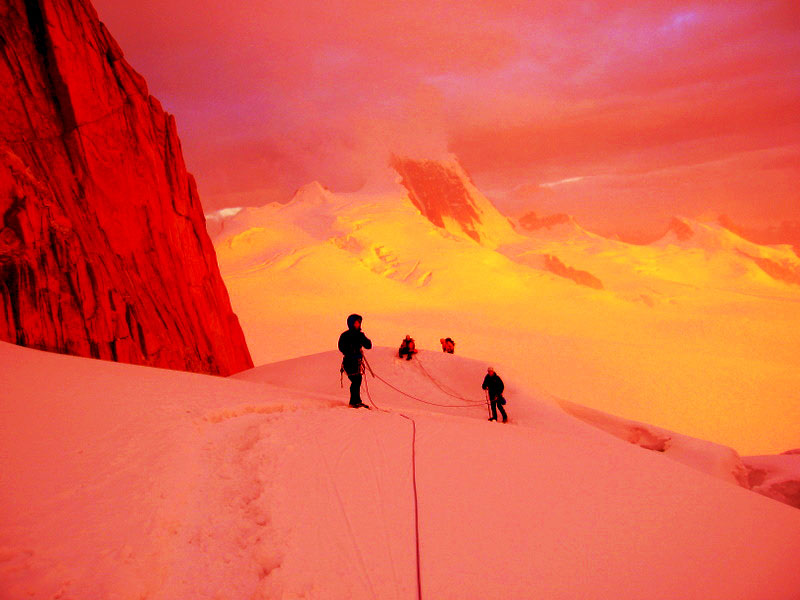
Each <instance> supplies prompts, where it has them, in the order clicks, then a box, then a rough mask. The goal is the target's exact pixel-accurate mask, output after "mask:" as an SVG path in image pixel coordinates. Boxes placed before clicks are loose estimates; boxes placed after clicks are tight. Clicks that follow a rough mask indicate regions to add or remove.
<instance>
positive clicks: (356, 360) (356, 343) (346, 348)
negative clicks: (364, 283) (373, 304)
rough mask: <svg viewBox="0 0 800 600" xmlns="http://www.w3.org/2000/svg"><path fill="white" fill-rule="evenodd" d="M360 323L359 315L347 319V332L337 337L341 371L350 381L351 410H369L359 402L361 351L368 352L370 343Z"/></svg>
mask: <svg viewBox="0 0 800 600" xmlns="http://www.w3.org/2000/svg"><path fill="white" fill-rule="evenodd" d="M361 321H362V318H361V315H355V314H353V315H350V316H349V317H347V331H343V332H342V335H340V336H339V352H341V353H342V355H343V357H342V368H341V370H342V371H344V372H345V373H347V377H348V379H350V406H351V407H353V408H359V407H361V406H363V407H366V408H369V407H368V406H367V405H366V404H364V403H363V402H361V377H362V375H363V374H364V354H363V352H362V350H361V349H362V348H366V349H367V350H369V349H370V348H372V342H371V341H370V340H369V338H368V337H367V336H366V335H364V332H363V331H361Z"/></svg>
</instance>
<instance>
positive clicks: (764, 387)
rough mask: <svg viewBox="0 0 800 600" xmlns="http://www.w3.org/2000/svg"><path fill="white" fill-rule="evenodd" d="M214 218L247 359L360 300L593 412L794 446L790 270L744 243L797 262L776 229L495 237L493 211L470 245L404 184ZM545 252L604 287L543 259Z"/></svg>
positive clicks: (317, 329)
mask: <svg viewBox="0 0 800 600" xmlns="http://www.w3.org/2000/svg"><path fill="white" fill-rule="evenodd" d="M484 200H485V198H484ZM476 202H477V200H476ZM482 206H483V213H489V212H491V210H493V209H492V207H491V205H490V204H489V203H488V201H485V202H484V204H483V205H482ZM500 219H503V217H502V215H500V214H499V213H496V214H495V215H494V216H493V217H492V219H491V220H490V225H491V223H499V222H500ZM224 223H225V227H224V229H223V232H222V233H221V234H219V235H218V236H216V238H215V239H214V244H215V248H216V250H217V256H218V259H219V264H220V269H221V272H222V275H223V278H224V279H225V282H226V285H227V286H228V290H229V292H230V294H231V301H232V303H233V306H234V310H235V312H236V313H237V315H238V317H239V319H240V322H241V323H242V327H243V329H244V331H245V336H246V337H247V340H248V345H249V347H250V350H251V353H252V355H253V358H254V361H255V363H256V364H263V363H269V362H274V361H278V360H283V359H287V358H291V357H297V356H301V355H304V354H308V353H310V352H315V351H320V350H325V349H329V348H332V347H334V345H335V341H336V338H337V336H338V334H339V332H340V331H341V330H342V329H343V328H344V321H345V317H346V316H347V315H348V314H349V313H351V312H358V313H359V314H362V315H364V317H365V320H364V328H365V330H366V331H367V332H368V333H369V334H370V335H371V336H372V338H373V341H374V342H375V343H377V344H380V345H384V346H394V345H396V344H397V345H399V343H400V340H401V339H402V338H403V337H404V336H405V335H406V334H410V335H411V336H412V337H414V338H415V340H416V342H417V347H418V348H424V349H429V350H436V349H438V348H439V342H438V341H439V339H440V338H442V337H446V336H450V337H452V338H453V339H454V340H455V341H456V353H457V354H459V355H463V356H470V357H476V358H482V359H483V360H484V361H486V362H502V363H503V364H504V365H506V371H507V374H508V375H510V377H509V378H510V379H511V380H514V381H519V382H524V383H525V385H528V386H530V387H532V388H535V389H538V390H542V391H543V392H545V391H546V392H547V393H549V394H551V395H552V396H553V397H559V398H563V399H565V400H568V401H570V402H574V403H577V404H580V405H583V406H589V407H592V408H594V409H596V410H599V411H602V412H604V413H609V414H614V415H620V416H623V417H625V418H627V419H629V420H632V421H636V422H643V423H655V424H658V425H659V426H661V427H664V428H667V429H669V430H672V431H677V432H681V433H683V434H686V435H689V436H692V437H694V438H698V439H703V440H712V441H714V442H717V443H719V444H724V445H726V446H729V447H732V448H735V449H736V450H737V451H738V452H740V453H743V454H770V453H779V452H782V451H784V450H787V449H789V448H797V447H798V446H800V437H798V436H799V435H800V434H799V433H798V428H797V423H800V404H799V403H798V402H797V390H798V389H800V368H799V367H800V362H798V353H797V348H800V311H798V306H799V305H800V285H796V284H791V283H788V282H786V281H780V280H776V279H774V278H773V277H771V276H770V275H769V274H768V273H767V272H765V271H764V270H763V269H762V268H761V267H760V266H759V265H758V264H757V262H756V261H755V258H759V259H764V260H769V261H772V262H773V263H774V264H776V265H783V266H785V267H786V268H787V269H797V272H798V273H800V259H798V257H797V256H796V255H795V254H794V253H793V252H792V251H791V249H790V248H788V247H783V246H758V245H755V244H752V243H750V242H747V241H745V240H743V239H742V238H740V237H739V236H736V235H735V234H733V233H731V232H729V231H727V230H725V229H724V228H722V227H720V226H713V225H708V224H703V223H699V222H697V221H691V220H689V219H683V223H684V224H685V225H686V226H687V227H688V228H689V229H691V230H692V231H693V232H694V234H693V235H692V236H691V237H689V238H688V239H686V240H678V239H677V238H675V237H674V236H671V234H670V235H668V236H667V237H665V238H664V239H663V240H660V241H659V242H658V243H656V244H653V245H651V246H636V245H632V244H626V243H623V242H620V241H618V240H610V239H606V238H603V237H601V236H598V235H594V234H590V233H588V232H586V231H584V230H582V229H581V228H580V226H579V225H577V224H576V223H575V222H574V220H570V221H569V222H568V223H565V224H563V225H561V226H556V227H553V228H551V229H542V230H537V231H534V232H530V234H529V235H522V233H523V232H521V231H519V232H517V233H515V234H513V235H512V234H508V238H507V239H505V240H503V239H501V234H503V232H502V230H501V228H495V227H490V228H489V229H490V230H489V231H487V232H485V235H484V234H482V237H486V238H487V239H488V238H490V239H492V240H493V241H492V243H491V244H489V245H488V246H482V245H480V244H478V243H476V242H475V241H473V240H472V239H469V237H468V236H466V235H456V234H455V233H454V231H448V230H446V229H443V228H439V227H436V226H435V225H433V224H432V223H431V222H430V221H428V220H427V219H426V218H424V217H423V216H422V215H421V214H420V212H419V211H418V210H417V209H416V208H414V206H413V205H412V203H411V202H410V201H409V200H408V199H407V198H404V197H402V196H401V195H392V194H388V195H370V194H335V193H332V192H330V191H329V190H325V189H324V188H322V186H320V185H319V184H310V185H309V186H306V187H305V188H303V189H302V190H301V191H300V192H298V194H297V195H296V196H295V198H294V199H293V200H292V202H290V203H289V204H286V205H280V204H270V205H266V206H264V207H261V208H248V209H244V210H242V211H240V212H239V213H237V214H236V215H234V216H232V217H229V218H226V219H225V221H224ZM670 236H671V237H670ZM547 256H550V257H555V258H557V259H558V261H559V262H560V263H562V264H563V265H565V269H563V271H564V272H565V273H577V272H581V271H583V272H586V273H588V274H589V275H591V276H592V277H594V278H597V279H599V280H600V281H601V282H602V285H603V289H602V290H598V289H592V288H589V287H586V286H583V285H579V284H578V283H576V282H575V281H573V280H571V279H568V278H566V277H562V276H558V275H556V274H554V273H551V272H549V271H548V270H547V268H546V264H547V259H546V258H545V257H547ZM553 262H554V261H553ZM570 269H571V270H572V271H571V270H570ZM586 279H587V280H591V278H589V277H588V276H587V277H586Z"/></svg>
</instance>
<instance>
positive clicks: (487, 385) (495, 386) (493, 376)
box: [481, 367, 508, 423]
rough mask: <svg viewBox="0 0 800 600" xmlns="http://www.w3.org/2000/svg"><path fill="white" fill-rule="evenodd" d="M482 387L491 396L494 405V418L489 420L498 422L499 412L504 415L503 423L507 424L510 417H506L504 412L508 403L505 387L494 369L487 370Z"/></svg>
mask: <svg viewBox="0 0 800 600" xmlns="http://www.w3.org/2000/svg"><path fill="white" fill-rule="evenodd" d="M481 387H482V388H483V389H484V390H486V392H487V394H488V395H489V401H490V402H491V404H492V416H491V417H489V420H490V421H497V411H498V410H499V411H500V414H501V415H503V423H506V422H507V421H508V415H506V411H505V410H503V405H504V404H505V403H506V399H505V398H503V390H504V389H505V386H504V385H503V380H502V379H500V376H499V375H498V374H497V373H495V372H494V368H492V367H489V368H488V369H487V370H486V377H484V378H483V385H482V386H481Z"/></svg>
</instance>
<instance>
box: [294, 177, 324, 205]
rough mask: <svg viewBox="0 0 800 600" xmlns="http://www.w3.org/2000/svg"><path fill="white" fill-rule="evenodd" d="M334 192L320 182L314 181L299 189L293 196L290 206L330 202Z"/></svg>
mask: <svg viewBox="0 0 800 600" xmlns="http://www.w3.org/2000/svg"><path fill="white" fill-rule="evenodd" d="M332 194H333V192H331V190H329V189H328V188H326V187H325V186H324V185H322V184H321V183H320V182H319V181H316V180H314V181H312V182H311V183H307V184H305V185H304V186H302V187H300V188H298V190H297V191H296V192H295V193H294V196H292V199H291V200H290V201H289V204H293V203H295V202H301V203H304V204H312V203H320V202H324V201H326V200H328V199H329V198H330V197H331V195H332Z"/></svg>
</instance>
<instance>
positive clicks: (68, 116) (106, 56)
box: [0, 0, 252, 375]
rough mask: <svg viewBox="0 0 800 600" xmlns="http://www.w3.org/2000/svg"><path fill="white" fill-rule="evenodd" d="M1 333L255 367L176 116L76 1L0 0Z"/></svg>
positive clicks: (137, 356) (225, 369)
mask: <svg viewBox="0 0 800 600" xmlns="http://www.w3.org/2000/svg"><path fill="white" fill-rule="evenodd" d="M0 56H1V57H2V60H0V87H1V88H2V90H3V102H2V103H0V217H1V220H0V339H3V340H7V341H10V342H14V343H17V344H20V345H24V346H30V347H34V348H39V349H44V350H51V351H56V352H63V353H69V354H76V355H79V356H87V357H88V356H91V357H96V358H103V359H110V360H117V361H122V362H130V363H136V364H145V365H153V366H159V367H167V368H173V369H181V370H189V371H197V372H204V373H213V374H221V375H225V374H229V373H233V372H236V371H240V370H242V369H245V368H248V367H251V366H252V361H251V359H250V354H249V352H248V350H247V346H246V344H245V340H244V335H243V333H242V330H241V327H240V326H239V322H238V320H237V318H236V316H235V315H234V314H233V312H232V310H231V305H230V300H229V298H228V293H227V290H226V289H225V286H224V284H223V282H222V278H221V277H220V274H219V269H218V267H217V261H216V256H215V254H214V249H213V246H212V245H211V242H210V240H209V237H208V234H207V233H206V229H205V221H204V217H203V212H202V208H201V206H200V201H199V199H198V196H197V191H196V187H195V182H194V179H193V178H192V176H191V175H189V174H188V173H187V172H186V167H185V165H184V162H183V157H182V154H181V147H180V141H179V140H178V136H177V133H176V127H175V120H174V118H173V117H172V116H171V115H169V114H167V113H165V112H164V111H163V110H162V108H161V106H160V105H159V103H158V101H157V100H156V99H155V98H153V97H152V96H150V95H149V94H148V91H147V86H146V84H145V81H144V79H142V77H141V76H140V75H138V74H137V73H136V72H135V71H134V70H133V69H132V68H131V67H130V66H129V65H128V64H127V62H125V60H123V57H122V51H121V50H120V48H119V46H118V45H117V44H116V42H115V41H114V40H113V39H112V38H111V36H110V35H109V33H108V31H107V30H106V28H105V26H104V25H103V24H102V23H100V22H99V20H98V18H97V13H96V12H95V10H94V8H93V7H92V6H91V4H89V2H88V1H87V0H7V1H6V2H3V3H2V5H0Z"/></svg>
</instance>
